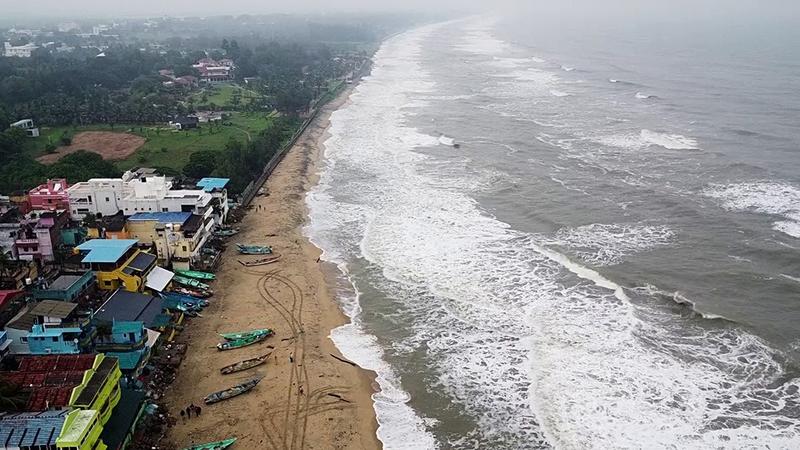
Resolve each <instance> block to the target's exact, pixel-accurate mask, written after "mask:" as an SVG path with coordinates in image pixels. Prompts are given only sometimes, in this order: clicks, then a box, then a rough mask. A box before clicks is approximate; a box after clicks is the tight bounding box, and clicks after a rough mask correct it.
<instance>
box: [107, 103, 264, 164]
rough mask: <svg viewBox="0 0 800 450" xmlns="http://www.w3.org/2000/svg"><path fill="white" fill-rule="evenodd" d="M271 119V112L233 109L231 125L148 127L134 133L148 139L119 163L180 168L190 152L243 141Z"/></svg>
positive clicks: (227, 121)
mask: <svg viewBox="0 0 800 450" xmlns="http://www.w3.org/2000/svg"><path fill="white" fill-rule="evenodd" d="M271 120H272V118H271V116H270V115H269V114H264V113H232V115H231V118H230V119H228V120H226V121H225V122H226V123H229V125H221V126H218V125H214V126H213V127H211V126H209V125H208V124H201V128H200V129H197V130H187V131H172V130H165V129H162V130H161V131H159V132H157V131H156V130H154V129H145V132H144V133H139V132H138V128H137V129H136V130H137V131H136V132H135V134H139V135H141V136H144V137H145V138H147V142H146V143H145V144H144V145H143V146H142V147H141V148H140V149H139V150H137V151H136V153H134V154H133V155H132V156H131V157H130V158H128V159H126V160H124V161H120V162H119V163H117V166H119V168H120V169H130V168H131V167H136V166H142V165H146V166H158V167H171V168H173V169H176V170H181V169H182V168H183V166H184V165H185V164H186V163H187V162H188V161H189V156H190V155H191V154H192V153H194V152H196V151H199V150H222V149H224V148H225V144H227V143H228V141H229V140H230V139H231V138H233V139H237V140H239V141H242V142H246V141H248V140H249V139H250V138H251V137H252V136H255V135H256V134H257V133H258V132H260V131H262V130H264V129H266V128H267V126H268V125H269V123H270V121H271Z"/></svg>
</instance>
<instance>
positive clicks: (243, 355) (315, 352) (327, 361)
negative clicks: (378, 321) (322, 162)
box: [166, 88, 381, 449]
mask: <svg viewBox="0 0 800 450" xmlns="http://www.w3.org/2000/svg"><path fill="white" fill-rule="evenodd" d="M351 89H352V88H350V89H348V91H345V92H343V93H342V94H341V95H339V97H338V98H337V99H335V100H334V101H332V102H330V103H328V104H327V105H326V106H325V107H324V109H323V110H322V111H321V113H320V114H319V115H318V116H317V118H316V119H315V121H314V122H313V123H312V124H311V125H310V126H309V128H308V129H307V130H306V132H305V133H304V135H303V136H302V137H301V138H300V139H299V140H298V142H297V144H296V145H295V146H294V147H293V148H292V149H291V151H290V152H289V153H288V154H287V156H286V157H285V158H284V160H283V161H282V162H281V164H280V165H279V166H278V167H277V169H276V170H275V172H274V173H273V174H272V176H271V177H270V178H269V180H268V181H267V184H266V185H265V188H266V190H267V192H268V195H265V196H260V197H256V199H255V200H254V202H253V208H252V209H251V210H250V211H249V212H248V214H247V216H246V218H245V219H244V220H243V221H242V223H241V224H240V227H241V233H240V234H239V235H237V236H235V237H234V238H232V239H231V242H230V245H229V247H228V249H227V250H226V253H225V256H224V262H223V263H222V265H221V267H220V269H219V270H218V271H217V277H218V278H217V281H216V282H215V283H214V289H215V291H216V295H215V296H214V297H213V299H212V301H211V305H210V306H209V307H208V308H206V310H205V311H204V312H203V316H204V317H202V318H195V319H192V320H191V322H190V323H189V324H188V326H187V327H186V329H185V330H184V331H183V332H182V334H181V336H180V341H181V342H187V343H189V344H190V345H189V349H188V352H187V354H186V358H185V360H184V362H183V363H182V365H181V367H180V369H179V372H178V378H177V380H176V381H175V383H174V385H173V386H171V387H170V388H169V389H168V391H167V392H168V393H167V398H166V401H167V403H168V405H169V408H170V412H171V413H172V414H173V415H174V416H176V417H179V416H178V411H179V410H180V409H181V408H185V407H186V406H188V405H189V404H191V403H194V404H195V405H202V406H203V409H202V414H201V415H200V417H192V418H191V420H181V419H178V423H177V425H176V426H174V427H173V428H172V429H171V431H170V434H169V440H170V441H171V442H172V443H174V444H175V445H176V446H177V447H178V448H182V447H185V446H188V445H190V444H197V443H203V442H209V441H216V440H221V439H225V438H228V437H233V436H235V437H237V438H238V441H237V443H236V445H235V448H237V449H301V448H309V449H345V448H346V449H375V448H380V447H381V445H380V441H379V440H378V439H377V437H376V429H377V422H376V419H375V414H374V410H373V407H372V399H371V396H372V394H373V392H374V388H373V382H374V374H373V373H372V372H368V371H366V370H363V369H361V368H358V367H354V366H352V365H350V364H348V363H346V362H342V361H340V360H337V359H336V358H334V357H333V356H331V355H336V356H338V357H341V354H340V353H339V351H338V350H337V349H336V347H335V346H334V345H333V343H332V342H331V340H330V339H329V337H328V336H329V333H330V330H331V329H333V328H335V327H337V326H339V325H342V324H344V323H346V321H347V318H346V317H345V316H344V315H343V314H342V312H341V311H340V309H339V306H338V304H337V303H336V300H335V298H334V296H333V294H332V293H331V291H330V289H329V286H328V284H327V283H326V281H325V280H326V275H325V273H326V270H325V269H324V267H322V265H321V264H320V263H318V258H319V255H320V250H319V249H318V248H316V247H315V246H314V245H313V244H311V243H310V242H309V241H308V240H307V239H306V238H305V237H304V236H303V233H302V227H303V225H304V223H305V221H306V220H307V213H306V205H305V200H304V198H305V193H306V192H307V190H308V189H309V188H310V187H312V186H313V185H314V183H315V182H316V175H315V173H316V169H315V167H316V164H317V162H318V160H319V157H320V154H321V150H322V143H323V140H324V139H325V132H326V129H327V127H328V124H329V117H330V114H331V113H332V112H333V111H335V110H336V109H337V108H339V107H340V106H342V105H343V104H344V103H345V102H346V101H347V98H348V97H349V94H350V90H351ZM236 242H241V243H252V244H265V245H271V246H273V249H274V251H275V252H276V253H279V254H280V255H281V260H280V261H279V262H278V263H276V264H271V265H266V266H259V267H251V268H246V267H244V266H242V265H241V264H239V263H238V262H237V260H238V259H243V260H244V259H256V258H257V257H254V256H240V255H238V254H237V252H236V249H235V246H234V245H233V244H234V243H236ZM253 328H270V329H273V330H275V335H274V336H272V337H270V338H269V339H268V340H267V341H265V342H263V343H260V344H256V345H252V346H249V347H245V348H242V349H237V350H230V351H225V352H220V351H218V350H217V349H216V347H215V346H216V344H217V342H219V339H220V338H219V335H218V333H224V332H231V331H240V330H247V329H253ZM271 347H272V348H271ZM268 352H272V353H271V355H270V357H269V360H268V362H267V363H266V364H264V365H261V366H259V367H257V368H254V369H250V370H248V371H245V372H240V373H236V374H231V375H222V374H220V371H219V369H220V368H221V367H223V366H225V365H228V364H231V363H234V362H237V361H241V360H244V359H248V358H252V357H255V356H259V355H263V354H265V353H268ZM255 376H263V377H264V379H263V380H262V381H261V382H260V383H259V385H258V386H257V387H256V388H255V389H254V390H253V391H252V392H250V393H247V394H245V395H242V396H239V397H236V398H234V399H231V400H228V401H224V402H221V403H217V404H214V405H209V406H205V405H203V397H204V396H206V395H207V394H209V393H211V392H214V391H217V390H220V389H224V388H227V387H230V386H233V385H235V384H237V383H240V382H241V381H244V380H247V379H250V378H252V377H255Z"/></svg>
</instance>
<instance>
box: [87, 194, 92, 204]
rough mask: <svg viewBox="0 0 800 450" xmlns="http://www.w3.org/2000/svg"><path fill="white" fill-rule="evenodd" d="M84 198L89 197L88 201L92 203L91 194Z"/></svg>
mask: <svg viewBox="0 0 800 450" xmlns="http://www.w3.org/2000/svg"><path fill="white" fill-rule="evenodd" d="M86 198H88V199H89V203H92V196H91V195H87V196H86Z"/></svg>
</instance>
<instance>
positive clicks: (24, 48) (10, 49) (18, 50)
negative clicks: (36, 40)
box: [3, 42, 39, 58]
mask: <svg viewBox="0 0 800 450" xmlns="http://www.w3.org/2000/svg"><path fill="white" fill-rule="evenodd" d="M38 48H39V46H38V45H36V44H25V45H19V46H13V45H11V43H10V42H6V43H5V44H4V52H3V56H5V57H6V58H11V57H13V56H17V57H20V58H30V57H31V53H33V51H34V50H36V49H38Z"/></svg>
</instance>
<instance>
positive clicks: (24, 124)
mask: <svg viewBox="0 0 800 450" xmlns="http://www.w3.org/2000/svg"><path fill="white" fill-rule="evenodd" d="M6 56H8V55H6ZM10 127H11V128H19V129H20V130H25V135H27V136H28V137H33V138H35V137H39V128H38V127H36V125H34V123H33V119H22V120H18V121H16V122H14V123H12V124H11V125H10Z"/></svg>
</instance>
